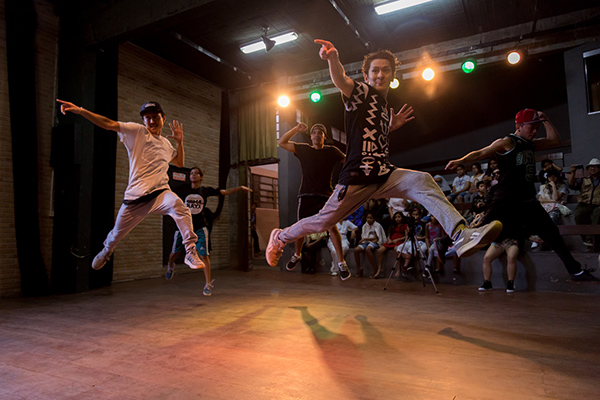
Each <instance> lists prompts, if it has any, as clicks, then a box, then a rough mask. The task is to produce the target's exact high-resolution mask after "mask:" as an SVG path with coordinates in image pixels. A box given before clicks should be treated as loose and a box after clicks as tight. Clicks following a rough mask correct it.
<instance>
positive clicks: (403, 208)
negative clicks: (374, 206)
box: [388, 197, 410, 215]
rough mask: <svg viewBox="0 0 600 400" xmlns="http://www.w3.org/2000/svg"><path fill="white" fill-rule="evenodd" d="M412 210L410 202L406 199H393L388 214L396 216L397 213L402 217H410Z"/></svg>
mask: <svg viewBox="0 0 600 400" xmlns="http://www.w3.org/2000/svg"><path fill="white" fill-rule="evenodd" d="M409 208H410V201H408V200H406V199H399V198H393V197H392V198H391V199H389V200H388V212H389V213H390V215H395V214H396V213H397V212H399V213H402V215H408V214H409Z"/></svg>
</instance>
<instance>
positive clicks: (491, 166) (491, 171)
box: [482, 158, 498, 189]
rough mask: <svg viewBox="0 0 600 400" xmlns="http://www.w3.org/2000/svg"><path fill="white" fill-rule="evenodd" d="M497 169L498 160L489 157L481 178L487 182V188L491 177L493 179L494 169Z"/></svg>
mask: <svg viewBox="0 0 600 400" xmlns="http://www.w3.org/2000/svg"><path fill="white" fill-rule="evenodd" d="M497 169H498V160H496V159H495V158H491V159H490V161H488V167H487V169H486V170H485V173H484V174H483V177H482V179H483V180H484V181H485V182H486V183H487V185H488V189H489V187H490V183H491V182H492V179H494V171H495V170H497Z"/></svg>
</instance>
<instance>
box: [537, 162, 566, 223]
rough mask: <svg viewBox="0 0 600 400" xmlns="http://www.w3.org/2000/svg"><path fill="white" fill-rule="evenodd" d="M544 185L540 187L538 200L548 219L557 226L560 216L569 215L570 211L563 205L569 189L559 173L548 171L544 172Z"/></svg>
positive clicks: (552, 170)
mask: <svg viewBox="0 0 600 400" xmlns="http://www.w3.org/2000/svg"><path fill="white" fill-rule="evenodd" d="M546 179H547V181H546V183H544V184H543V185H541V186H540V192H539V193H538V199H539V201H540V203H542V207H544V210H546V212H547V213H548V214H549V215H550V219H552V222H554V224H555V225H558V219H559V218H560V217H561V216H562V215H569V214H571V210H569V208H568V207H567V206H565V204H566V203H567V196H568V195H569V188H567V185H565V184H564V182H563V179H562V177H561V176H560V174H559V172H558V171H556V170H554V169H550V170H548V171H547V172H546Z"/></svg>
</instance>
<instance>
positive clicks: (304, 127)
mask: <svg viewBox="0 0 600 400" xmlns="http://www.w3.org/2000/svg"><path fill="white" fill-rule="evenodd" d="M297 126H298V132H306V131H307V130H308V125H306V124H305V123H304V122H300V123H299V124H298V125H297Z"/></svg>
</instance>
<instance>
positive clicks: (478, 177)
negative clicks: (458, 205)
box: [465, 162, 484, 203]
mask: <svg viewBox="0 0 600 400" xmlns="http://www.w3.org/2000/svg"><path fill="white" fill-rule="evenodd" d="M471 170H472V171H473V176H471V187H470V188H469V193H468V194H467V195H465V203H471V202H472V201H473V197H475V195H476V194H477V192H478V189H477V184H478V183H479V182H481V181H483V175H484V174H483V170H482V169H481V164H480V163H478V162H476V163H473V165H471Z"/></svg>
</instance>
